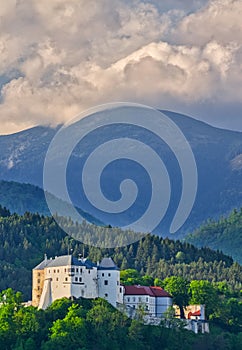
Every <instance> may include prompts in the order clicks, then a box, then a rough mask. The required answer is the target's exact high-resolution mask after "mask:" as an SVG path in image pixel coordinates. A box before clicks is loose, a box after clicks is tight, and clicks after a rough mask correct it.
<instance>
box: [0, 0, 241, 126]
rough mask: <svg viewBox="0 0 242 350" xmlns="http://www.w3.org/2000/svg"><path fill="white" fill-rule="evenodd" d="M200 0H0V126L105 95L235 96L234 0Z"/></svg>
mask: <svg viewBox="0 0 242 350" xmlns="http://www.w3.org/2000/svg"><path fill="white" fill-rule="evenodd" d="M202 2H203V1H193V2H192V3H191V8H193V9H194V8H197V9H198V10H197V11H196V12H195V13H193V14H186V13H187V12H188V2H184V7H183V8H181V7H179V10H178V9H176V8H175V7H174V8H173V9H172V8H171V2H169V4H170V6H168V2H167V10H168V12H162V11H161V5H159V4H160V3H159V2H157V1H155V0H154V1H153V2H147V1H142V0H133V1H121V0H113V1H110V0H100V1H94V0H90V1H85V0H68V1H63V0H52V1H47V0H43V1H41V2H39V1H37V0H33V1H32V2H24V1H17V2H16V1H8V2H5V0H0V33H1V34H0V55H1V60H0V81H1V75H2V76H5V77H8V79H6V81H7V82H6V83H5V84H4V85H3V86H2V89H1V95H0V96H1V97H0V98H1V99H0V101H1V102H0V120H1V131H0V133H4V132H11V131H16V130H18V129H21V128H25V127H29V126H32V125H35V124H39V123H45V124H55V123H60V122H63V121H65V120H68V119H69V118H71V117H73V116H74V115H76V114H77V113H79V112H80V111H82V110H83V109H85V108H88V107H90V106H93V105H96V104H99V103H105V102H108V101H115V100H119V101H120V100H130V101H137V102H141V103H147V104H153V105H156V106H160V107H164V108H171V109H173V110H174V109H176V107H177V106H182V104H184V105H186V106H189V105H191V106H194V105H196V104H200V103H202V102H204V101H210V102H211V101H217V103H220V102H221V101H227V102H238V103H239V102H240V101H241V94H242V74H241V73H242V65H241V62H242V61H241V57H242V55H241V53H242V48H241V46H242V42H241V41H242V25H241V21H240V20H239V19H240V18H241V13H242V2H241V1H232V0H222V1H220V0H216V1H210V2H209V3H208V4H207V5H206V6H205V7H203V8H201V9H200V7H201V4H202ZM175 3H176V1H175V0H174V1H173V6H175ZM205 3H206V2H205ZM162 7H163V9H164V8H165V2H164V3H163V5H162Z"/></svg>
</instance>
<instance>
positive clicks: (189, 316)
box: [188, 310, 201, 319]
mask: <svg viewBox="0 0 242 350" xmlns="http://www.w3.org/2000/svg"><path fill="white" fill-rule="evenodd" d="M191 316H201V311H200V310H197V311H195V312H191V311H190V312H189V313H188V319H190V318H191Z"/></svg>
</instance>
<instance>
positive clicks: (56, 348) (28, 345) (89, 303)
mask: <svg viewBox="0 0 242 350" xmlns="http://www.w3.org/2000/svg"><path fill="white" fill-rule="evenodd" d="M21 299H22V298H21V293H19V292H17V293H15V292H13V290H11V289H8V290H5V291H3V292H2V293H1V294H0V320H1V322H0V348H1V349H4V350H69V349H70V348H73V349H78V350H97V349H98V350H120V349H122V350H151V349H154V348H157V349H160V348H162V349H166V350H177V349H180V350H192V349H199V350H208V349H209V350H217V349H219V350H225V349H226V350H240V349H241V343H242V333H237V334H233V333H228V332H223V331H221V329H220V328H214V329H213V330H212V332H211V334H206V335H202V334H198V335H195V334H194V333H193V332H191V331H187V330H184V329H183V324H182V323H179V322H176V327H175V328H174V324H173V323H172V320H171V319H170V318H169V315H167V316H166V319H167V320H168V321H171V322H169V325H170V328H166V327H165V326H164V323H166V324H167V322H166V320H165V321H164V323H162V322H161V325H159V326H151V325H144V324H143V322H142V319H141V317H140V316H139V315H138V316H137V318H136V319H134V320H131V319H128V318H127V317H126V315H125V314H124V313H121V312H119V311H118V310H116V309H114V308H113V307H112V306H111V305H110V304H108V303H107V302H106V301H105V300H103V299H96V300H87V299H79V300H74V301H71V300H69V299H66V298H63V299H60V300H56V301H55V302H53V304H52V305H51V306H50V307H49V308H48V309H47V310H45V311H43V310H37V309H36V308H34V307H32V306H29V307H25V306H23V305H22V303H21V301H22V300H21Z"/></svg>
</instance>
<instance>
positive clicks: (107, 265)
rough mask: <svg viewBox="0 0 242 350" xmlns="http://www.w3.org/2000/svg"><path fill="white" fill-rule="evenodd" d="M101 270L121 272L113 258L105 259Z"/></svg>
mask: <svg viewBox="0 0 242 350" xmlns="http://www.w3.org/2000/svg"><path fill="white" fill-rule="evenodd" d="M98 269H99V270H119V268H118V267H117V266H116V265H115V263H114V261H113V259H112V258H103V259H102V261H101V263H100V264H99V265H98Z"/></svg>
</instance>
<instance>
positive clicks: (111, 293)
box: [98, 258, 123, 307]
mask: <svg viewBox="0 0 242 350" xmlns="http://www.w3.org/2000/svg"><path fill="white" fill-rule="evenodd" d="M98 296H99V297H100V298H104V299H106V300H107V301H108V302H109V303H110V304H112V305H113V306H114V307H116V306H117V304H118V303H120V304H122V303H123V287H122V286H120V271H119V268H118V267H117V266H116V265H115V263H114V262H113V260H112V259H111V258H103V259H102V261H101V263H100V264H99V265H98Z"/></svg>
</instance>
